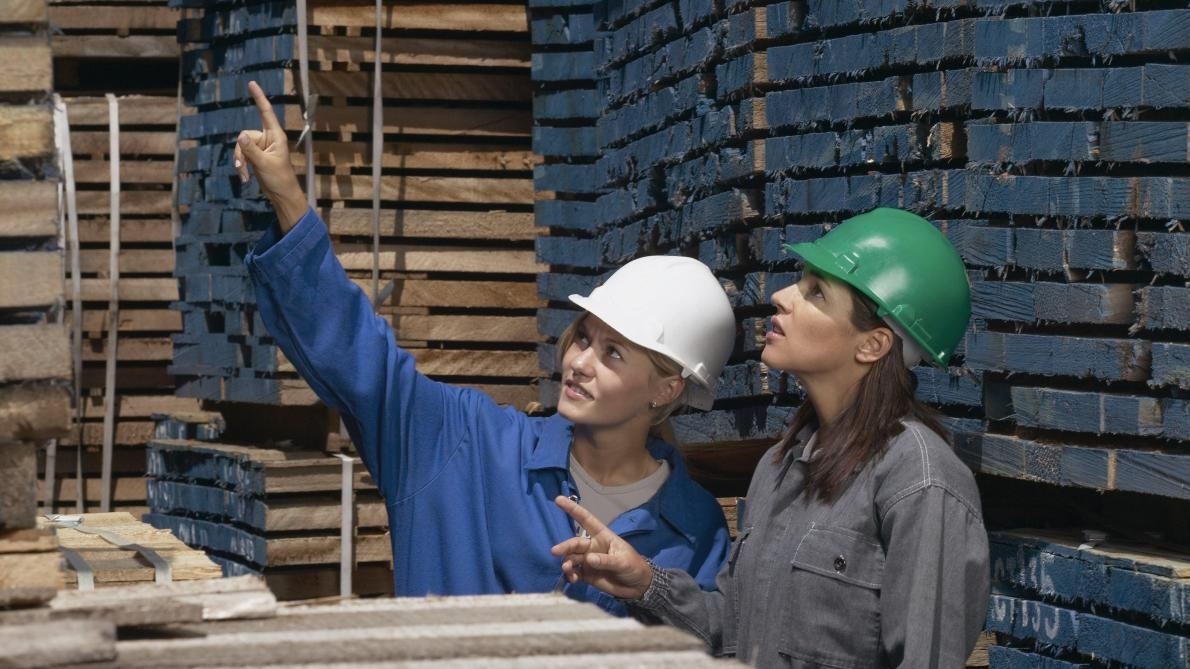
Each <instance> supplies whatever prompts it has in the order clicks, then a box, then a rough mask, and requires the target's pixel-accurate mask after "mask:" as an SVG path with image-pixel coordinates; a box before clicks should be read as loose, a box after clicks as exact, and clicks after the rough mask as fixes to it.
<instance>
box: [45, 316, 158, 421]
mask: <svg viewBox="0 0 1190 669" xmlns="http://www.w3.org/2000/svg"><path fill="white" fill-rule="evenodd" d="M72 318H73V317H72V315H71V314H66V324H67V326H69V325H70V324H71V322H72ZM82 324H83V332H87V333H101V332H105V331H107V327H108V319H107V314H105V313H103V312H100V311H94V310H86V311H83V319H82ZM117 327H118V328H119V329H120V332H181V331H182V314H181V312H179V311H176V310H173V309H121V310H120V316H119V319H118V320H117ZM122 415H123V414H122Z"/></svg>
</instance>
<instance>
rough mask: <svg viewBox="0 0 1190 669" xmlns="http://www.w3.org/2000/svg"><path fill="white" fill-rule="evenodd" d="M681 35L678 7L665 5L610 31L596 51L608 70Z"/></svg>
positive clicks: (672, 4)
mask: <svg viewBox="0 0 1190 669" xmlns="http://www.w3.org/2000/svg"><path fill="white" fill-rule="evenodd" d="M679 31H680V28H679V19H678V7H677V3H665V4H663V5H661V6H660V7H657V8H656V9H653V10H650V11H648V12H646V13H645V14H644V15H642V16H639V17H637V18H636V19H633V20H632V21H629V22H628V23H626V24H624V25H622V26H619V27H616V28H614V29H613V30H610V31H609V32H608V36H607V39H606V40H605V41H604V42H603V43H602V44H598V45H596V50H597V52H598V53H599V56H600V61H601V62H602V63H603V64H604V65H605V66H606V65H612V64H615V63H618V62H620V61H624V60H627V59H629V58H632V57H633V56H635V55H637V54H639V53H643V52H645V51H650V50H651V48H650V47H653V46H655V45H657V44H659V43H662V42H666V41H668V40H672V39H673V38H674V37H675V36H677V35H678V34H679Z"/></svg>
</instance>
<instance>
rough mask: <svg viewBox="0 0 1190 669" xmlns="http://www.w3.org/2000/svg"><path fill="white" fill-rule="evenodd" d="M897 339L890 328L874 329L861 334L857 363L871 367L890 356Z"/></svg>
mask: <svg viewBox="0 0 1190 669" xmlns="http://www.w3.org/2000/svg"><path fill="white" fill-rule="evenodd" d="M896 341H897V339H896V337H895V336H893V333H892V330H890V329H888V328H873V329H871V330H868V331H867V332H861V333H859V345H858V346H857V347H856V349H855V361H856V362H858V363H861V364H865V365H870V364H872V363H874V362H876V361H877V360H879V359H881V358H883V357H884V356H886V355H888V352H889V351H891V350H892V347H893V345H894V344H895V343H896Z"/></svg>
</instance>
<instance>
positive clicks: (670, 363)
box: [557, 314, 695, 442]
mask: <svg viewBox="0 0 1190 669" xmlns="http://www.w3.org/2000/svg"><path fill="white" fill-rule="evenodd" d="M588 315H589V314H583V315H582V316H579V317H578V318H576V319H574V322H573V323H571V324H570V325H569V326H568V327H567V328H566V330H565V331H563V332H562V334H561V335H559V336H558V344H557V347H558V367H561V366H562V358H563V357H564V356H565V355H566V351H567V350H568V349H569V348H570V346H571V345H572V344H573V343H574V340H575V338H577V337H578V329H579V326H580V325H582V323H583V321H585V320H586V319H587V316H588ZM624 343H626V344H627V345H628V346H630V347H631V348H632V349H633V350H634V351H640V352H641V353H644V354H645V357H646V358H648V360H649V362H650V363H652V365H653V369H654V370H656V372H657V374H658V375H660V376H663V377H665V376H681V375H682V366H681V365H680V364H678V363H677V362H675V361H674V360H673V358H670V357H669V356H667V355H662V354H660V353H658V352H657V351H654V350H651V349H647V348H645V347H644V346H641V345H639V344H637V343H635V342H631V341H628V340H627V339H625V342H624ZM683 380H684V381H685V382H686V386H685V388H684V389H683V390H682V392H681V394H680V395H678V396H677V398H675V399H674V400H673V401H672V402H670V403H669V404H664V405H660V406H658V407H657V408H656V409H654V410H653V411H655V412H656V414H657V415H656V416H655V417H654V418H653V426H654V428H656V427H658V426H661V425H662V424H663V423H666V422H667V421H668V420H669V417H670V416H671V415H672V414H673V413H674V412H675V411H677V410H678V409H681V408H683V407H684V406H686V394H687V393H688V392H689V384H691V383H695V381H693V380H691V379H683ZM653 432H654V433H656V432H657V431H656V430H654V431H653ZM669 432H670V433H672V429H670V430H669ZM658 436H661V435H658ZM666 441H671V442H673V441H674V440H673V439H666Z"/></svg>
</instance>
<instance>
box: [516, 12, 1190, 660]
mask: <svg viewBox="0 0 1190 669" xmlns="http://www.w3.org/2000/svg"><path fill="white" fill-rule="evenodd" d="M529 7H530V23H531V37H532V41H533V67H532V74H533V80H534V93H533V112H534V127H533V148H534V151H535V152H536V153H538V154H540V155H541V156H542V163H541V164H540V165H537V166H536V167H535V168H534V187H535V190H536V201H535V203H534V204H535V213H536V222H537V225H538V226H539V228H540V229H541V230H542V231H543V233H546V232H548V234H543V235H542V236H541V237H539V238H538V241H537V257H538V261H539V262H540V263H541V264H543V265H545V266H547V267H548V268H549V270H550V271H549V272H543V273H541V274H539V275H538V291H539V295H540V297H541V299H542V300H543V301H545V302H546V303H547V306H545V307H544V308H542V309H540V310H539V311H538V327H539V329H540V333H541V336H542V337H543V339H544V342H543V343H542V344H541V346H539V348H538V350H539V353H540V364H541V366H542V368H543V369H545V370H550V371H551V372H555V374H554V376H552V377H551V378H552V381H550V382H546V383H543V384H542V385H541V392H540V401H541V402H542V403H543V404H544V405H547V406H549V405H552V404H553V403H554V399H555V398H556V396H557V386H556V382H557V378H558V377H557V374H556V371H557V363H556V355H557V352H556V350H555V349H554V347H553V345H552V342H554V341H555V340H556V337H557V336H558V335H559V334H560V333H561V331H562V330H563V329H564V328H565V327H566V325H568V324H569V322H570V321H571V320H572V319H573V317H574V315H575V312H574V311H573V307H572V306H571V305H569V304H568V302H567V295H569V294H570V293H574V292H583V293H585V292H586V291H588V290H590V288H592V287H593V286H595V285H596V284H597V283H598V281H599V280H600V279H601V277H603V276H605V275H606V274H607V273H608V272H610V271H611V270H613V269H614V268H616V267H617V266H619V265H621V264H622V263H624V262H626V261H628V260H631V259H633V258H636V257H639V256H641V255H645V254H655V253H677V254H683V255H688V256H693V257H697V258H699V259H701V260H703V261H704V262H706V263H707V264H708V265H709V266H710V267H711V268H712V269H713V270H714V271H715V272H716V274H717V275H718V276H719V278H720V279H721V281H722V283H723V285H724V287H725V288H726V289H727V291H728V293H729V295H730V296H731V297H732V300H733V302H734V306H735V308H736V313H737V316H738V318H739V322H740V326H741V328H740V337H739V340H738V342H737V347H736V350H735V353H734V355H733V357H732V360H731V363H730V364H729V367H728V369H727V371H726V372H725V373H724V376H723V378H722V379H721V381H720V385H719V389H718V397H717V401H716V405H715V407H714V410H712V411H709V412H705V413H692V414H688V415H683V416H678V417H676V418H675V419H674V424H675V430H676V433H677V437H678V438H679V439H680V440H681V441H682V443H683V446H684V449H685V452H686V453H687V456H688V458H689V459H690V460H691V461H692V462H693V463H695V467H693V469H695V471H704V472H707V471H709V472H711V473H712V474H713V476H712V478H713V479H714V475H715V474H718V475H720V476H721V479H722V482H725V483H726V482H727V481H728V479H729V477H728V474H730V473H736V474H739V475H741V480H743V481H745V482H746V476H747V473H748V472H750V471H751V466H752V464H753V463H754V462H755V458H756V457H757V456H758V454H759V453H760V452H761V451H762V450H763V448H764V446H765V445H768V444H771V443H772V442H773V441H774V440H775V439H776V438H777V437H778V435H779V434H780V431H781V429H782V426H783V424H784V422H785V420H786V419H787V418H788V416H789V415H790V413H791V411H792V410H793V409H794V408H796V406H797V404H798V402H799V390H798V387H797V384H796V381H795V380H794V379H792V378H789V377H788V376H786V375H783V374H781V373H778V372H777V371H775V370H770V369H767V368H766V367H765V366H764V365H763V364H761V363H760V360H759V350H760V346H761V345H762V343H763V336H764V330H765V325H766V319H767V317H768V316H769V315H771V314H772V313H773V311H772V308H771V307H770V306H769V300H770V298H771V296H772V293H773V292H774V291H775V290H779V289H780V288H783V287H785V286H787V285H789V284H790V283H791V282H793V281H795V280H796V278H797V272H796V269H795V263H794V262H793V260H792V259H791V258H790V257H788V256H787V255H786V254H784V253H783V252H782V250H781V246H782V244H785V243H793V242H801V241H808V240H812V239H815V238H816V237H818V236H819V235H821V234H822V233H823V232H824V231H825V230H826V229H829V226H830V225H832V224H834V223H837V222H839V221H841V220H843V219H845V218H847V217H848V216H850V215H853V214H857V213H860V212H863V211H866V210H869V209H872V208H874V207H877V206H892V207H901V208H905V209H909V210H912V211H916V212H918V213H921V214H922V215H924V216H926V217H928V218H930V219H931V220H933V221H935V222H936V223H937V224H938V225H939V226H940V228H941V229H942V230H943V231H944V232H945V234H946V235H947V236H948V237H949V238H950V239H951V240H952V242H953V243H954V244H955V246H956V247H957V248H958V250H959V252H960V254H961V255H962V257H963V258H964V260H965V262H966V264H967V266H968V270H969V273H968V274H969V279H970V283H971V289H972V297H973V306H974V316H973V319H972V322H971V325H970V329H969V331H968V333H967V335H966V337H965V340H964V342H963V344H962V345H961V347H960V350H959V351H958V353H957V355H956V356H955V358H954V360H953V362H952V366H951V367H950V368H949V369H946V370H937V369H931V368H926V367H919V368H918V369H917V370H915V371H916V374H917V376H918V379H919V389H918V392H919V395H920V396H921V397H922V398H923V399H925V400H926V401H928V402H929V403H931V404H933V405H935V406H937V407H938V408H940V409H941V410H942V411H943V412H944V414H945V415H946V423H947V425H948V427H949V428H950V429H951V430H953V432H954V437H955V441H956V447H957V449H958V451H959V453H960V455H961V456H962V458H963V459H964V461H966V462H967V463H968V464H969V465H970V466H971V468H972V469H973V470H974V471H975V472H976V474H977V478H978V480H979V483H980V486H981V490H982V491H983V496H984V506H985V514H986V516H987V519H988V523H989V526H990V527H992V528H993V529H995V530H997V531H999V530H1007V529H1011V528H1020V527H1028V526H1033V527H1043V526H1044V527H1048V528H1050V530H1051V533H1049V534H1047V533H1044V532H1043V533H1041V534H1040V535H1037V534H1029V533H1025V532H1015V533H1013V532H1007V533H1003V534H997V535H994V541H993V548H994V551H993V552H994V559H995V564H996V569H995V573H994V577H995V585H996V591H997V597H996V598H995V601H994V602H993V605H992V607H991V609H990V611H989V630H990V631H993V632H995V633H996V634H997V635H998V638H999V640H1000V642H1001V644H1000V645H998V646H996V647H993V648H992V649H990V653H989V657H990V661H991V663H992V666H997V667H1014V668H1015V667H1067V666H1072V667H1074V666H1079V667H1082V666H1094V667H1101V666H1109V665H1110V666H1135V667H1163V666H1186V663H1187V662H1188V661H1190V633H1188V630H1190V626H1188V622H1190V620H1188V618H1187V610H1188V609H1187V601H1188V600H1187V599H1186V597H1187V592H1188V591H1187V589H1186V588H1187V584H1188V583H1190V582H1188V581H1186V580H1185V578H1186V575H1187V572H1185V571H1182V569H1183V568H1184V567H1185V566H1186V565H1187V562H1186V554H1187V552H1186V548H1185V547H1186V546H1187V545H1190V525H1188V524H1187V520H1186V519H1187V518H1188V517H1190V514H1187V511H1190V394H1188V392H1187V391H1188V390H1190V336H1188V335H1190V287H1187V279H1188V278H1190V231H1188V230H1187V229H1186V227H1185V223H1184V221H1185V219H1186V218H1187V217H1188V216H1190V197H1188V196H1190V169H1188V161H1190V153H1188V151H1187V140H1188V138H1190V134H1188V133H1190V85H1188V84H1190V66H1187V65H1185V64H1184V63H1185V62H1187V57H1188V56H1190V10H1187V9H1186V8H1185V7H1184V6H1179V5H1177V4H1176V3H1164V2H1146V1H1144V0H1138V1H1136V2H1102V3H1101V2H1099V1H1098V0H1093V1H1081V0H1069V1H1053V2H1032V1H1025V0H978V1H977V0H933V1H908V0H901V1H898V0H792V1H766V0H677V1H672V2H670V1H661V0H601V1H595V2H592V1H591V0H529ZM736 490H737V492H736V494H739V492H742V491H741V490H738V489H736ZM1104 491H1107V494H1104ZM720 494H724V493H722V492H721V493H720ZM744 513H746V511H745V512H744ZM1084 529H1097V530H1102V531H1105V532H1106V537H1104V536H1098V535H1095V537H1096V541H1109V542H1117V544H1118V545H1113V546H1112V547H1111V548H1110V549H1109V548H1105V549H1104V551H1103V552H1102V553H1096V552H1095V550H1094V549H1093V548H1089V547H1088V546H1087V545H1084V541H1085V537H1082V536H1081V535H1079V531H1081V530H1084ZM1072 531H1073V535H1072V534H1071V532H1072ZM1054 532H1056V534H1054ZM1090 545H1091V546H1094V545H1097V544H1095V543H1094V542H1092V543H1091V544H1090ZM1104 546H1106V544H1104ZM1154 546H1155V547H1154ZM1130 550H1132V551H1135V553H1136V554H1130V553H1128V551H1130ZM1137 554H1139V555H1141V556H1143V557H1137ZM1129 556H1130V557H1129ZM1154 561H1155V562H1156V563H1158V564H1162V565H1164V566H1162V567H1154V566H1152V564H1150V563H1153V562H1154ZM1163 561H1168V562H1169V564H1166V563H1165V562H1163ZM1171 564H1172V565H1173V566H1170V565H1171ZM1179 565H1180V566H1179ZM1142 584H1143V585H1142ZM1142 591H1143V592H1146V593H1148V594H1147V595H1144V596H1141V595H1140V594H1138V593H1140V592H1142ZM1145 597H1149V604H1140V603H1138V602H1140V601H1141V600H1142V599H1144V598H1145Z"/></svg>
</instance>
